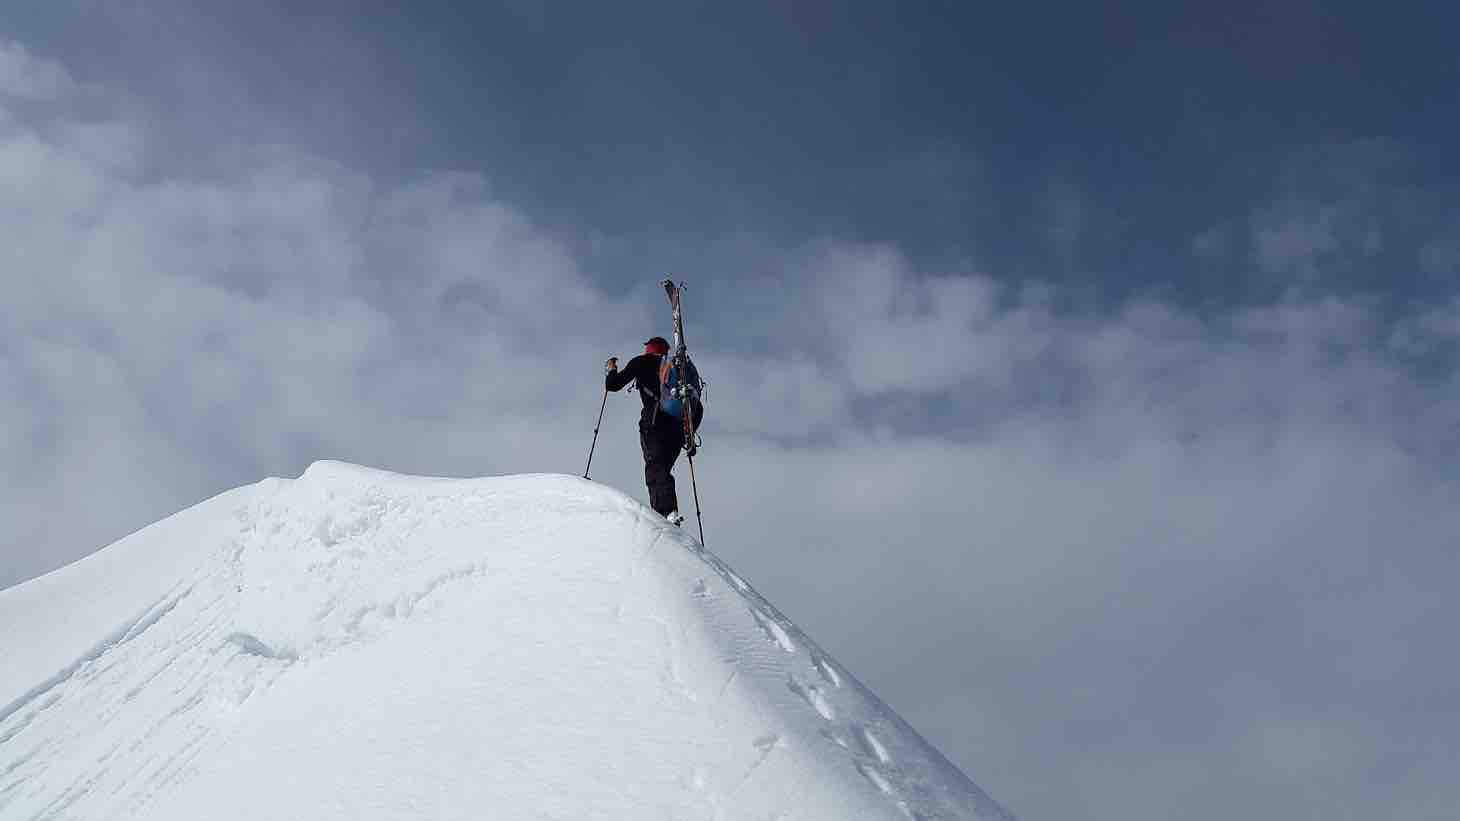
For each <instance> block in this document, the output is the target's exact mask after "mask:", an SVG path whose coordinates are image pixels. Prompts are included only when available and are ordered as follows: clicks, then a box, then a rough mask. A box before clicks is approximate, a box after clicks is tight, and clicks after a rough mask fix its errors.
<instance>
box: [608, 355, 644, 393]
mask: <svg viewBox="0 0 1460 821" xmlns="http://www.w3.org/2000/svg"><path fill="white" fill-rule="evenodd" d="M640 359H643V357H642V356H636V357H634V358H633V359H630V360H629V364H628V365H626V366H625V367H624V369H623V370H619V369H618V357H616V356H614V357H610V358H609V360H608V362H607V363H605V364H606V366H607V373H606V374H605V375H604V377H603V387H604V388H605V389H607V390H611V391H619V390H623V387H624V386H625V385H627V384H629V383H630V382H632V381H634V377H636V376H638V373H639V371H640V370H641V367H640V363H639V360H640Z"/></svg>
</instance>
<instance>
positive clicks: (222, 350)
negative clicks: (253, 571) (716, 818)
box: [0, 0, 1460, 819]
mask: <svg viewBox="0 0 1460 821" xmlns="http://www.w3.org/2000/svg"><path fill="white" fill-rule="evenodd" d="M12 5H13V7H9V6H8V7H6V8H5V9H4V10H0V233H3V235H4V236H5V237H6V241H5V242H4V243H0V271H3V272H4V273H3V276H4V285H5V293H4V299H3V300H0V456H3V459H0V464H3V465H4V469H3V471H0V586H8V585H11V584H15V583H18V582H20V581H23V580H25V579H27V578H31V577H33V576H35V575H38V574H40V573H43V572H45V571H47V570H50V569H54V568H55V567H58V566H60V565H62V564H65V563H67V562H69V561H72V560H74V559H76V558H78V557H80V556H83V555H86V554H87V553H89V552H91V551H93V550H95V549H97V548H98V547H100V546H102V545H105V544H107V543H109V542H111V541H113V540H115V539H117V538H120V537H121V536H123V535H126V534H127V533H129V532H132V531H133V530H136V529H138V528H140V527H143V526H145V525H147V524H149V523H151V522H153V521H155V520H157V519H160V518H162V517H164V516H166V515H169V514H171V513H173V512H175V511H177V510H179V509H181V508H183V507H185V506H187V505H190V504H193V503H195V502H197V501H199V500H201V499H203V498H206V497H208V496H210V495H212V494H214V493H217V492H220V491H222V490H225V489H227V488H230V487H234V486H237V485H240V484H245V483H249V482H253V481H257V480H258V479H260V478H263V477H265V476H270V475H275V476H297V475H298V474H299V473H300V472H302V471H303V469H304V468H305V467H306V466H307V465H308V464H309V463H310V462H312V461H314V460H316V459H323V458H332V459H342V460H347V461H352V462H358V463H362V464H368V465H372V466H375V467H381V468H386V469H391V470H397V471H404V472H410V473H424V474H434V475H455V476H471V475H487V474H502V473H519V472H563V473H577V472H581V470H582V460H583V459H584V457H585V456H586V451H587V447H588V442H589V439H590V437H591V432H592V427H593V420H594V416H595V415H596V412H597V406H598V402H599V399H600V398H601V388H600V382H599V380H600V379H601V368H602V362H603V360H604V358H605V357H607V356H609V355H619V356H628V355H632V354H633V353H635V352H637V350H638V343H640V342H642V340H643V339H644V338H646V337H647V336H648V335H650V334H651V333H663V334H666V335H667V331H668V316H667V310H666V307H665V305H664V302H663V295H662V292H660V291H659V290H658V289H657V282H658V281H659V280H660V279H662V278H663V277H664V276H666V275H673V276H674V277H675V278H676V279H680V280H683V281H685V282H686V283H687V289H686V292H685V303H686V325H687V327H686V331H687V334H688V337H689V341H690V344H691V346H692V350H693V352H694V354H695V358H696V362H697V364H698V365H699V367H700V370H701V371H702V373H704V374H705V376H706V378H707V380H708V381H709V396H708V415H707V421H706V423H705V427H704V429H703V433H704V437H705V440H706V445H705V449H704V451H703V453H702V455H701V456H700V458H699V459H698V460H697V462H696V466H697V469H698V476H699V480H700V490H701V493H702V498H703V502H704V514H705V530H706V537H707V543H708V546H709V547H710V549H711V550H713V551H715V552H717V553H718V554H720V555H721V556H722V557H724V558H725V559H726V560H727V561H728V562H729V563H730V564H731V565H732V566H734V567H736V568H737V570H738V571H740V572H741V573H742V574H743V575H745V576H746V578H748V579H749V580H750V581H751V582H752V583H753V584H755V585H756V586H757V588H758V589H760V590H761V591H762V592H763V593H764V594H765V595H766V596H767V598H769V599H770V600H771V601H773V602H775V603H776V605H777V606H778V607H779V608H780V609H781V610H782V611H784V612H786V614H787V615H788V616H790V617H791V618H792V619H794V620H795V621H796V622H797V623H798V624H799V625H800V626H801V627H803V628H804V629H805V630H806V631H807V632H808V633H809V634H810V635H812V636H813V637H815V638H816V639H817V640H818V641H819V642H820V643H821V644H823V645H824V646H825V647H826V648H827V649H828V650H829V651H830V652H831V653H832V654H833V655H835V656H836V657H837V658H838V659H840V660H842V661H843V662H844V663H845V664H846V665H847V666H848V667H849V668H850V669H851V670H853V671H855V672H856V673H857V674H858V676H859V677H861V678H862V679H863V680H864V681H865V682H866V683H867V684H868V685H869V686H871V687H872V689H873V690H875V691H876V692H877V693H879V695H881V696H882V697H883V698H884V699H885V700H886V701H888V702H889V703H890V704H891V705H892V706H893V707H894V708H895V709H897V710H898V712H900V713H901V714H902V715H903V716H904V717H906V718H907V719H908V720H909V721H910V722H911V723H912V724H913V725H914V726H915V727H917V728H918V730H919V731H920V732H921V733H922V734H923V735H925V736H926V737H927V738H928V739H929V740H931V741H932V742H933V743H934V744H935V745H937V746H938V747H939V748H940V749H941V750H943V751H944V752H945V753H946V754H947V755H948V756H949V757H950V758H951V759H952V760H953V761H955V762H956V763H957V764H958V765H959V766H960V767H962V768H963V769H964V770H965V771H966V772H967V773H968V774H969V775H970V776H971V777H972V778H973V779H974V780H975V781H977V782H978V783H979V784H980V785H981V786H982V787H984V788H985V789H986V790H988V791H989V792H990V793H991V794H992V795H993V796H994V797H995V798H997V799H998V800H999V801H1000V802H1001V803H1003V804H1005V805H1007V806H1009V807H1010V808H1011V809H1013V810H1014V811H1015V812H1016V813H1017V814H1019V815H1020V816H1021V817H1026V818H1044V817H1049V818H1056V817H1059V818H1107V817H1116V816H1118V817H1124V818H1131V819H1165V818H1171V817H1183V818H1194V819H1204V818H1212V819H1217V818H1230V817H1232V816H1234V815H1236V816H1246V817H1262V818H1316V817H1323V818H1325V819H1327V818H1372V817H1385V818H1394V819H1430V818H1439V817H1450V816H1451V815H1453V814H1454V808H1455V807H1456V806H1457V805H1460V789H1457V787H1456V786H1455V784H1454V779H1453V773H1454V771H1455V768H1456V766H1457V763H1460V718H1457V717H1460V703H1457V702H1460V665H1457V664H1456V663H1455V662H1454V661H1452V660H1451V659H1449V658H1447V655H1448V654H1446V653H1445V652H1443V648H1445V647H1446V646H1448V644H1449V643H1450V631H1449V629H1448V628H1449V625H1451V624H1454V623H1456V621H1457V620H1460V604H1457V603H1456V597H1455V596H1454V589H1455V579H1456V577H1457V571H1460V559H1457V558H1456V539H1455V537H1454V536H1453V534H1454V533H1456V532H1460V476H1457V472H1456V470H1455V468H1454V465H1455V464H1456V457H1457V455H1460V453H1457V451H1460V427H1457V423H1456V421H1455V420H1456V419H1457V418H1460V417H1457V412H1460V375H1457V368H1456V364H1457V354H1460V287H1457V274H1460V205H1457V203H1460V160H1457V159H1456V155H1455V154H1454V152H1453V151H1452V150H1450V148H1449V146H1452V145H1454V144H1457V142H1460V133H1457V132H1460V112H1457V107H1456V104H1457V96H1460V57H1457V55H1456V52H1455V50H1454V49H1453V47H1452V45H1451V43H1450V42H1449V38H1448V35H1447V32H1449V31H1453V30H1454V28H1455V24H1456V23H1457V22H1460V20H1457V13H1456V12H1455V11H1453V10H1452V9H1450V8H1448V7H1446V6H1443V5H1441V4H1438V3H1414V4H1403V5H1402V7H1401V8H1392V7H1380V6H1376V5H1373V4H1334V3H1323V4H1319V3H1316V2H1312V3H1310V2H1304V0H1290V1H1289V2H1278V3H1240V2H1239V3H1230V4H1223V5H1222V7H1221V8H1220V9H1218V8H1215V7H1214V8H1212V9H1206V10H1194V9H1192V8H1190V7H1188V6H1183V5H1182V4H1176V5H1172V4H1156V3H1115V4H1105V6H1104V7H1103V8H1099V9H1096V8H1093V7H1087V6H1086V4H1063V5H1048V6H1037V7H1036V6H1028V7H1026V8H1004V9H997V10H991V9H983V8H976V7H972V6H968V5H967V4H953V3H926V4H918V6H917V8H916V9H914V8H912V5H913V4H898V5H897V6H896V7H894V6H892V5H890V4H861V3H828V2H783V3H753V2H751V3H738V4H708V3H677V4H667V3H665V4H648V3H622V4H614V5H612V6H610V5H607V4H591V5H590V4H537V3H531V2H525V0H518V1H517V2H509V3H501V4H487V3H482V4H441V3H421V4H412V6H411V8H409V9H403V8H391V9H374V8H371V9H368V10H363V11H362V7H360V6H359V5H358V4H345V3H328V2H323V3H297V4H283V3H270V2H262V3H256V4H249V5H248V7H247V8H242V7H239V6H238V4H226V3H206V2H205V3H172V2H149V3H142V2H123V3H96V2H90V0H86V1H82V0H71V1H70V2H59V3H53V4H44V5H41V4H35V5H30V6H29V7H27V5H22V4H12ZM380 5H385V4H380ZM635 403H636V400H634V399H632V398H622V397H619V398H612V399H610V401H609V402H608V409H607V412H606V415H605V420H604V429H603V434H602V438H601V439H600V441H599V445H598V451H597V454H596V456H595V457H594V478H595V479H598V480H600V481H604V482H606V483H609V484H613V485H614V486H616V487H620V488H623V489H625V490H628V491H630V492H635V493H640V494H642V493H643V489H642V486H641V481H642V474H641V465H640V463H639V454H638V448H637V443H636V442H635V431H634V422H635V419H636V405H635ZM683 473H684V471H683V468H682V467H681V470H680V474H681V482H682V483H683V481H684V479H685V478H686V477H684V475H683ZM930 626H935V629H930Z"/></svg>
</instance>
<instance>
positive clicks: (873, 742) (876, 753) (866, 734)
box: [852, 724, 892, 764]
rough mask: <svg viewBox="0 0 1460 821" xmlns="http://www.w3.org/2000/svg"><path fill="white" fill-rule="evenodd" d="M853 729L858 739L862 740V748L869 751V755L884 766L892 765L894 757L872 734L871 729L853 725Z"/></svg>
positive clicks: (861, 725) (862, 725)
mask: <svg viewBox="0 0 1460 821" xmlns="http://www.w3.org/2000/svg"><path fill="white" fill-rule="evenodd" d="M852 728H853V730H854V731H855V732H856V734H857V738H859V739H861V741H862V747H863V749H865V750H866V751H867V754H868V755H870V756H872V757H874V758H876V759H877V760H878V761H879V762H881V763H883V764H891V763H892V756H891V755H889V754H888V752H887V747H885V746H884V745H883V744H882V741H881V740H880V739H879V738H877V736H876V735H874V734H873V733H872V731H871V729H869V728H868V727H867V726H866V725H864V724H853V725H852Z"/></svg>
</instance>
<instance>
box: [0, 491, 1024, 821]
mask: <svg viewBox="0 0 1460 821" xmlns="http://www.w3.org/2000/svg"><path fill="white" fill-rule="evenodd" d="M0 658H3V659H5V660H6V662H5V664H4V665H3V666H0V818H3V819H6V821H9V820H10V819H41V818H87V819H89V818H148V819H173V818H176V819H184V818H186V819H209V818H219V819H231V818H240V819H242V818H248V819H258V818H270V819H274V818H301V819H303V818H308V819H332V818H339V819H347V818H348V819H362V818H365V819H368V818H387V817H388V818H433V819H443V818H494V819H495V818H502V819H509V818H564V819H567V818H573V819H582V818H604V819H610V818H611V819H639V818H674V819H681V818H685V819H688V818H716V819H739V818H772V817H774V818H801V819H872V818H909V817H910V818H929V819H931V818H1005V817H1007V816H1006V814H1005V813H1004V812H1003V811H1002V810H1001V809H1000V808H999V807H998V806H997V805H996V804H994V802H992V801H991V800H989V799H988V798H987V796H985V795H984V794H983V793H982V792H981V791H979V789H978V788H977V787H976V786H974V784H973V783H972V782H971V781H969V780H968V779H967V778H966V777H965V776H964V775H963V774H962V773H961V772H959V771H958V770H957V768H955V767H954V766H953V765H951V764H950V763H948V762H947V761H946V760H945V759H944V758H943V757H942V756H941V755H939V754H938V753H937V752H936V751H935V750H933V749H932V748H931V747H930V746H929V745H928V744H927V743H926V742H925V741H923V739H921V738H920V737H919V736H918V735H917V734H916V733H915V732H913V731H912V730H911V728H909V727H908V726H907V725H906V724H905V723H904V722H903V721H902V720H901V719H900V718H898V717H897V716H896V715H895V714H894V713H893V712H892V711H891V710H890V709H888V708H887V707H886V706H885V705H883V704H882V703H881V702H880V701H878V700H877V699H876V697H875V696H873V695H872V694H871V693H870V692H868V691H867V690H866V689H865V688H864V687H863V686H862V685H861V684H859V683H858V682H857V681H856V679H855V678H853V677H852V676H851V675H850V674H849V673H848V672H847V671H846V670H845V669H843V668H842V667H841V666H840V665H839V664H837V662H836V661H834V660H833V659H831V658H830V657H829V656H828V655H827V654H826V653H825V652H823V651H822V650H821V649H820V648H818V647H817V646H816V644H815V643H814V642H812V641H811V640H810V639H809V638H808V637H807V636H806V635H805V634H804V633H802V632H801V631H800V630H798V629H797V628H796V627H795V626H794V625H793V624H791V623H790V622H789V621H788V620H787V619H786V618H785V617H784V616H782V615H781V614H780V613H779V612H778V611H777V610H776V609H775V608H774V607H772V606H771V605H770V604H769V603H768V602H766V601H765V600H764V599H763V598H762V597H761V596H759V595H758V594H757V593H756V592H755V591H754V590H753V589H751V587H750V586H749V585H748V584H746V582H745V581H744V580H743V579H741V578H740V577H739V576H737V575H736V574H735V573H734V571H732V570H731V569H730V568H729V567H727V566H726V565H725V564H724V563H723V562H721V561H720V560H719V559H718V558H716V557H715V556H713V555H712V554H710V553H708V552H706V551H703V550H701V549H700V548H699V547H698V545H697V544H696V543H695V542H694V540H693V539H692V538H690V537H689V534H687V533H684V532H682V531H680V530H679V529H677V528H674V527H672V526H669V525H667V524H666V523H664V522H663V521H662V520H660V519H659V518H658V517H657V516H655V515H654V514H653V513H652V512H650V511H648V510H647V509H646V508H644V507H643V506H642V505H640V504H639V503H637V502H635V501H634V500H632V499H630V498H629V497H627V496H625V495H623V494H621V493H618V492H616V491H613V490H610V489H607V488H605V487H603V486H601V485H597V484H593V483H591V482H587V481H584V480H581V479H578V478H576V477H565V476H547V475H539V476H512V477H501V478H490V479H472V480H454V479H426V478H419V477H408V476H401V475H397V474H391V473H386V472H383V471H377V470H370V469H367V468H360V467H355V466H351V465H345V464H341V463H337V462H321V463H317V464H315V465H313V466H311V467H310V468H309V469H308V470H307V471H306V472H305V473H304V475H303V476H301V477H300V478H299V479H297V480H281V479H270V480H266V481H264V482H261V483H259V484H257V485H253V486H249V487H245V488H239V489H237V490H234V491H230V492H228V493H225V494H222V495H220V496H218V497H215V498H214V499H211V500H209V501H207V502H204V503H202V504H200V505H198V506H196V507H194V508H191V509H189V510H187V511H184V512H182V513H180V514H178V515H177V516H174V517H171V518H169V519H167V520H164V521H163V522H159V523H158V524H156V525H153V526H152V527H150V528H147V529H145V530H143V531H140V532H139V533H137V534H134V535H133V536H131V537H128V538H127V539H124V540H122V541H121V542H118V543H117V544H115V545H112V546H111V547H109V548H107V549H105V550H102V551H100V552H98V553H97V554H94V555H93V556H90V557H88V558H87V559H84V560H82V561H80V562H77V563H76V564H73V565H71V566H68V567H66V568H62V569H61V570H58V571H56V572H55V573H52V574H49V575H47V576H44V577H42V578H40V579H36V580H33V581H31V582H28V583H26V584H23V585H20V586H18V587H15V588H12V589H10V590H5V591H0Z"/></svg>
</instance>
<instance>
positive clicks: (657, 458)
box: [639, 425, 679, 516]
mask: <svg viewBox="0 0 1460 821" xmlns="http://www.w3.org/2000/svg"><path fill="white" fill-rule="evenodd" d="M667 444H668V440H667V439H666V437H665V436H664V426H662V425H655V426H653V427H649V428H645V427H644V426H642V425H641V426H640V428H639V445H640V447H641V448H642V449H643V451H644V484H645V486H647V487H648V489H649V507H652V508H654V512H655V513H658V514H659V515H660V516H666V515H668V514H670V513H672V512H674V511H676V510H678V509H679V506H678V502H677V501H676V499H675V493H674V474H673V473H671V472H670V471H672V470H673V469H674V460H675V458H676V457H678V456H679V445H678V440H675V441H674V443H673V444H674V447H673V448H670V447H668V446H667Z"/></svg>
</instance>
